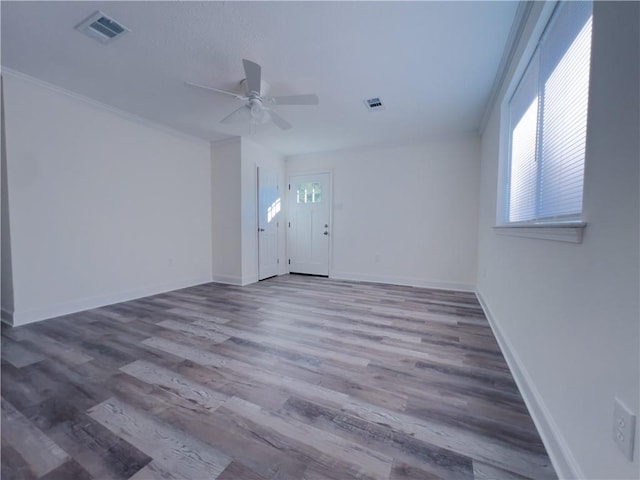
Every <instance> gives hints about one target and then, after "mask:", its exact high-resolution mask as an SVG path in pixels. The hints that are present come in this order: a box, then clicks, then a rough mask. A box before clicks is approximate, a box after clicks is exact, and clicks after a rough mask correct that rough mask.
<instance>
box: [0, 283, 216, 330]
mask: <svg viewBox="0 0 640 480" xmlns="http://www.w3.org/2000/svg"><path fill="white" fill-rule="evenodd" d="M210 282H211V277H206V278H195V279H190V280H182V281H178V282H172V283H170V284H164V285H156V286H153V287H147V288H141V289H137V290H131V291H128V292H118V293H113V294H109V295H100V296H97V297H91V298H83V299H79V300H73V301H71V302H65V303H60V304H56V305H47V306H45V307H38V308H32V309H28V310H20V309H18V310H15V311H14V312H4V311H3V312H2V320H3V321H5V322H6V323H9V324H10V325H13V326H14V327H17V326H19V325H26V324H28V323H33V322H39V321H41V320H46V319H48V318H54V317H59V316H61V315H68V314H71V313H77V312H82V311H84V310H91V309H92V308H98V307H104V306H105V305H113V304H114V303H120V302H126V301H129V300H135V299H137V298H143V297H148V296H151V295H157V294H159V293H165V292H170V291H172V290H179V289H181V288H187V287H192V286H194V285H202V284H203V283H210ZM5 313H6V314H7V315H9V316H10V319H7V320H5Z"/></svg>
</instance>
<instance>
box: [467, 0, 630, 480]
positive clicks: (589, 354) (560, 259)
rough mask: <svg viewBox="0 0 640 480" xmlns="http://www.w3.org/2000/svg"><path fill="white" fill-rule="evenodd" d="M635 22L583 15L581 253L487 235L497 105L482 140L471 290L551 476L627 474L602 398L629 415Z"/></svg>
mask: <svg viewBox="0 0 640 480" xmlns="http://www.w3.org/2000/svg"><path fill="white" fill-rule="evenodd" d="M540 7H541V5H540V4H537V5H536V6H535V7H534V13H538V12H539V10H540ZM639 18H640V4H638V3H617V2H612V3H606V2H603V3H596V4H595V6H594V21H593V44H592V77H591V85H590V106H589V120H588V121H589V126H588V143H587V153H586V167H585V189H584V212H585V218H586V221H587V222H588V226H587V228H586V230H585V236H584V241H583V243H582V244H570V243H561V242H554V241H548V240H537V239H529V238H516V237H510V236H504V235H499V234H497V232H496V231H495V230H494V229H492V226H493V225H494V224H495V221H496V190H497V174H498V157H499V141H498V139H499V128H500V125H499V108H498V107H496V108H494V111H493V114H492V116H491V118H490V120H489V123H488V125H487V128H486V130H485V132H484V135H483V138H482V178H481V196H480V198H481V207H480V217H479V221H480V232H479V265H478V292H479V294H480V296H481V298H482V300H483V302H484V304H485V307H486V309H487V313H488V314H489V315H490V317H491V321H492V323H493V325H494V327H495V331H496V333H497V334H498V336H499V337H501V339H502V346H503V347H505V348H506V354H507V357H508V358H510V360H511V365H512V367H514V371H515V373H516V376H517V378H518V379H519V381H520V384H521V386H522V387H524V388H522V390H523V393H524V394H525V396H526V397H527V401H528V403H529V406H530V409H531V411H532V413H533V415H534V418H536V420H537V422H538V425H539V426H540V427H541V430H542V431H541V433H542V434H543V436H544V437H545V440H546V444H547V447H550V453H551V455H552V456H553V457H554V464H555V465H556V467H557V468H558V470H559V471H558V473H559V474H560V475H561V477H572V476H576V477H579V478H594V479H596V478H597V479H604V478H607V479H611V478H638V474H639V465H640V463H639V462H638V457H639V456H640V450H639V449H638V446H639V445H640V439H639V438H638V435H637V431H636V448H635V457H634V461H633V462H628V461H627V460H626V459H625V458H624V457H623V455H622V454H621V453H620V452H619V451H618V450H617V448H616V446H615V445H614V442H613V440H612V416H613V415H612V413H613V399H614V397H618V398H620V399H621V400H622V401H623V402H624V403H625V404H626V405H627V406H629V407H630V408H631V409H633V411H634V412H635V413H636V414H638V413H640V408H639V398H638V397H639V394H638V392H639V390H640V384H639V377H640V371H639V357H638V355H639V342H638V340H639V335H640V332H639V324H640V309H639V300H638V299H639V291H640V285H639V275H640V271H639V264H640V258H639V241H640V239H639V228H640V225H639V214H640V209H639V202H640V195H639V183H640V182H639V173H640V172H639V163H640V161H639V158H640V149H639V146H638V137H639V132H640V124H639V115H640V113H639V111H640V109H639V105H640V98H639V94H638V92H639V87H638V85H640V78H639V74H638V68H639V67H638V62H639V58H640V52H639V48H638V46H639V43H640V42H639V41H638V39H639V33H638V32H639ZM535 20H536V15H533V16H532V18H531V19H530V23H529V29H528V30H530V27H531V25H532V24H533V23H534V21H535ZM526 40H527V39H525V41H526ZM518 60H519V59H518V58H516V63H517V61H518ZM500 101H501V99H499V102H500ZM499 102H498V103H499Z"/></svg>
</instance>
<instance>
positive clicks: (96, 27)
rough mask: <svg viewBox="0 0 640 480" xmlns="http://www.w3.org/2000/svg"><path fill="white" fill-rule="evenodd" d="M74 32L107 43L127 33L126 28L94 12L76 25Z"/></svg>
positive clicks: (102, 14) (100, 13)
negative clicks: (76, 31)
mask: <svg viewBox="0 0 640 480" xmlns="http://www.w3.org/2000/svg"><path fill="white" fill-rule="evenodd" d="M76 30H78V31H79V32H82V33H84V34H85V35H87V36H89V37H91V38H93V39H95V40H98V41H99V42H100V43H109V42H112V41H113V40H115V39H116V38H118V37H121V36H122V35H124V34H125V33H127V32H128V31H129V29H128V28H127V27H125V26H124V25H122V24H120V23H118V22H116V21H115V20H114V19H113V18H109V17H107V16H106V15H105V14H104V13H102V12H96V13H94V14H93V15H91V16H90V17H89V18H87V19H86V20H84V21H83V22H81V23H79V24H78V25H76Z"/></svg>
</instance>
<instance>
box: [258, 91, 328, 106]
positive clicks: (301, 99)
mask: <svg viewBox="0 0 640 480" xmlns="http://www.w3.org/2000/svg"><path fill="white" fill-rule="evenodd" d="M268 101H269V102H271V103H273V104H275V105H318V103H319V100H318V95H316V94H315V93H311V94H309V95H285V96H284V97H270V98H269V99H268Z"/></svg>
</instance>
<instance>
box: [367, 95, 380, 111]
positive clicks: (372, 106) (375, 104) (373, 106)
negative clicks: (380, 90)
mask: <svg viewBox="0 0 640 480" xmlns="http://www.w3.org/2000/svg"><path fill="white" fill-rule="evenodd" d="M364 104H365V105H366V106H367V110H369V111H370V112H377V111H379V110H384V105H382V100H380V98H379V97H374V98H368V99H366V100H365V101H364Z"/></svg>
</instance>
